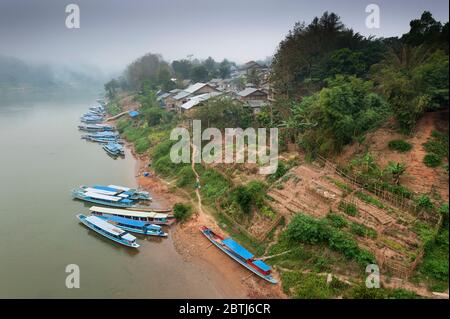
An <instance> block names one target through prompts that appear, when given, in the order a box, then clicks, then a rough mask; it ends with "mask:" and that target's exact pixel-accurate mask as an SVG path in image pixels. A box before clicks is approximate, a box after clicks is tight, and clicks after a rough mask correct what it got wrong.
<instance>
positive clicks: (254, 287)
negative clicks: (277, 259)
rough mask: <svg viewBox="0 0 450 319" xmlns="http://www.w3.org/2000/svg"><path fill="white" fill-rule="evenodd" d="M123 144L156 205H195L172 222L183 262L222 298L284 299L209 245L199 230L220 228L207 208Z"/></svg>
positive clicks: (278, 289) (145, 157) (277, 290)
mask: <svg viewBox="0 0 450 319" xmlns="http://www.w3.org/2000/svg"><path fill="white" fill-rule="evenodd" d="M126 147H127V148H129V149H130V150H131V153H132V154H133V156H134V158H135V159H136V168H135V177H136V182H137V184H138V185H139V187H141V188H142V189H144V190H147V191H149V192H150V193H151V194H152V197H153V198H154V202H155V203H156V204H157V205H158V206H161V207H173V205H174V204H175V203H180V202H183V203H190V204H191V205H192V207H194V214H193V217H192V218H191V219H190V220H189V221H188V222H186V223H184V224H176V225H173V226H172V227H171V230H170V236H172V240H173V244H174V247H175V250H176V251H177V252H178V253H179V254H180V255H181V256H182V257H183V259H184V260H185V261H187V262H190V263H193V264H194V265H195V266H197V267H198V268H199V269H202V275H204V276H205V277H206V278H208V280H209V281H210V282H211V284H212V285H214V286H215V288H216V289H217V290H218V291H219V292H220V294H221V295H222V297H223V298H286V296H285V294H284V293H283V292H282V289H281V285H280V284H277V285H273V284H270V283H267V282H264V281H263V280H262V279H260V278H258V277H257V276H256V275H253V274H252V273H250V272H249V271H247V270H246V269H245V268H243V267H242V266H241V265H239V264H238V263H236V262H234V261H233V260H232V259H230V258H229V257H228V256H226V255H225V254H224V253H222V252H221V251H220V250H218V249H216V248H215V247H212V246H211V244H210V243H209V241H208V240H207V239H206V238H205V237H204V236H203V235H202V234H201V232H200V230H199V229H200V226H202V225H205V226H208V227H212V228H213V229H216V230H219V229H220V228H219V226H218V225H217V222H216V221H215V220H214V218H213V216H211V214H209V213H208V208H205V207H203V209H198V208H199V206H198V202H197V200H196V198H195V199H193V198H192V196H191V194H189V193H187V192H186V191H184V190H182V189H179V188H177V187H176V186H175V183H174V182H172V181H169V180H165V179H162V178H160V177H159V176H157V175H156V174H155V172H153V171H152V170H151V168H150V167H149V163H150V158H149V156H148V155H142V156H139V155H138V154H137V153H136V152H135V150H134V146H133V145H132V144H131V143H126ZM147 171H148V172H151V176H149V177H145V176H143V173H144V172H147Z"/></svg>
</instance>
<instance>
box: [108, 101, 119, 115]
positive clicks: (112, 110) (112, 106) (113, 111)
mask: <svg viewBox="0 0 450 319" xmlns="http://www.w3.org/2000/svg"><path fill="white" fill-rule="evenodd" d="M105 109H106V112H107V113H108V114H109V115H111V116H115V115H117V114H119V113H122V108H121V107H120V104H119V103H117V102H115V101H112V102H109V103H108V104H106V107H105Z"/></svg>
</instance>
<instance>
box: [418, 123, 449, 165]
mask: <svg viewBox="0 0 450 319" xmlns="http://www.w3.org/2000/svg"><path fill="white" fill-rule="evenodd" d="M423 146H424V148H425V150H426V151H427V152H428V153H430V154H433V157H435V158H436V157H439V159H442V158H447V159H448V133H443V132H438V131H433V132H432V134H431V138H430V139H429V140H428V141H427V142H426V143H425V144H424V145H423ZM432 162H433V160H432ZM434 162H437V161H436V160H435V159H434ZM438 165H439V164H438ZM432 167H435V166H432Z"/></svg>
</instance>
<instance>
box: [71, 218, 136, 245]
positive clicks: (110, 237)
mask: <svg viewBox="0 0 450 319" xmlns="http://www.w3.org/2000/svg"><path fill="white" fill-rule="evenodd" d="M77 218H78V220H79V221H80V222H81V223H82V224H83V225H84V226H86V227H88V228H89V229H91V230H93V231H95V232H96V233H97V234H99V235H102V236H103V237H105V238H108V239H109V240H112V241H114V242H116V243H118V244H121V245H124V246H127V247H130V248H139V244H136V243H134V244H130V243H127V242H125V241H121V240H119V239H117V238H114V237H113V236H111V235H108V234H107V233H105V232H102V231H100V230H98V229H97V228H95V227H94V226H92V225H91V224H90V223H88V222H86V220H85V218H86V216H84V215H83V214H78V215H77Z"/></svg>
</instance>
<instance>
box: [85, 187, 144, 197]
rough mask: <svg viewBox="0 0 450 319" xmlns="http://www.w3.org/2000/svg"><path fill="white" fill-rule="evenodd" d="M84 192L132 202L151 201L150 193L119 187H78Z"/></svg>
mask: <svg viewBox="0 0 450 319" xmlns="http://www.w3.org/2000/svg"><path fill="white" fill-rule="evenodd" d="M80 189H82V190H83V191H85V192H94V193H99V194H103V195H109V196H118V197H123V198H129V199H133V200H152V198H151V196H150V193H149V192H146V191H141V190H138V189H134V188H130V187H126V186H119V185H107V186H105V185H92V186H84V185H83V186H80Z"/></svg>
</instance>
